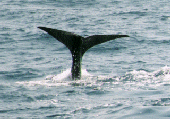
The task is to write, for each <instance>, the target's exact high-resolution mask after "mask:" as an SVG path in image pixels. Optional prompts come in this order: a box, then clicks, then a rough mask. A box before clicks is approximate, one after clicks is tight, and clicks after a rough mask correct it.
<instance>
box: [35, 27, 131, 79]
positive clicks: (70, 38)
mask: <svg viewBox="0 0 170 119" xmlns="http://www.w3.org/2000/svg"><path fill="white" fill-rule="evenodd" d="M38 28H39V29H41V30H44V31H46V32H47V33H48V34H49V35H51V36H53V37H54V38H55V39H57V40H58V41H59V42H61V43H63V44H64V45H65V46H66V47H67V48H68V49H69V50H70V52H71V54H72V69H71V76H72V80H80V79H81V62H82V57H83V55H84V53H85V52H86V51H87V50H89V49H90V48H92V47H93V46H95V45H98V44H101V43H104V42H107V41H110V40H114V39H116V38H122V37H129V36H128V35H92V36H87V37H82V36H80V35H77V34H75V33H73V32H68V31H64V30H58V29H53V28H47V27H38Z"/></svg>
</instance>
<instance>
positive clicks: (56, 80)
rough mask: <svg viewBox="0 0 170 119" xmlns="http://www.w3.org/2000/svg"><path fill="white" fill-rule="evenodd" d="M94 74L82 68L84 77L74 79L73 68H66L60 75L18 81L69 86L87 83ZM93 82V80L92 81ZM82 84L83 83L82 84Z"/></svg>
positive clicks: (21, 83) (35, 84)
mask: <svg viewBox="0 0 170 119" xmlns="http://www.w3.org/2000/svg"><path fill="white" fill-rule="evenodd" d="M92 77H93V75H91V74H89V73H88V72H87V70H86V69H82V78H81V80H76V81H73V80H72V79H71V69H66V70H65V71H63V72H62V73H60V74H58V75H48V76H46V79H44V80H40V81H22V82H19V81H18V82H16V83H17V84H20V85H27V86H39V85H41V86H49V87H52V86H69V85H71V84H73V83H85V82H88V81H90V79H91V78H92ZM90 82H91V81H90ZM80 85H81V84H80Z"/></svg>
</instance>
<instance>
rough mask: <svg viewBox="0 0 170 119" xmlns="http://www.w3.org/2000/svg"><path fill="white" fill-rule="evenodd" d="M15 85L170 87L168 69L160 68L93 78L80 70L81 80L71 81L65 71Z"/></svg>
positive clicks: (67, 72) (68, 71) (69, 72)
mask: <svg viewBox="0 0 170 119" xmlns="http://www.w3.org/2000/svg"><path fill="white" fill-rule="evenodd" d="M16 83H17V84H21V85H27V86H48V87H53V86H55V87H57V86H84V85H85V86H94V85H95V86H101V85H103V84H104V83H105V84H106V83H107V84H108V83H109V84H120V85H123V86H124V87H127V85H133V86H134V87H136V88H140V87H142V88H143V87H145V88H146V87H147V88H148V87H149V88H154V87H156V86H162V85H170V67H167V66H165V67H162V68H160V69H158V70H156V71H153V72H147V71H144V70H140V71H136V70H133V71H131V72H127V73H126V74H125V75H124V76H115V77H109V76H94V75H91V74H90V73H89V72H88V71H87V70H86V69H82V78H81V80H75V81H74V80H72V78H71V69H66V70H65V71H63V72H62V73H60V74H58V75H48V76H46V78H45V79H44V80H39V81H22V82H16Z"/></svg>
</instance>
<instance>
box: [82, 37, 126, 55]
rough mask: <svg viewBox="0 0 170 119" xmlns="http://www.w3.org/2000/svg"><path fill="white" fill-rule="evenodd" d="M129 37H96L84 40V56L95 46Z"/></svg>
mask: <svg viewBox="0 0 170 119" xmlns="http://www.w3.org/2000/svg"><path fill="white" fill-rule="evenodd" d="M122 37H129V36H128V35H94V36H89V37H86V38H84V39H83V43H82V54H84V53H85V52H86V51H87V50H88V49H90V48H92V47H93V46H95V45H98V44H101V43H104V42H107V41H110V40H114V39H116V38H122Z"/></svg>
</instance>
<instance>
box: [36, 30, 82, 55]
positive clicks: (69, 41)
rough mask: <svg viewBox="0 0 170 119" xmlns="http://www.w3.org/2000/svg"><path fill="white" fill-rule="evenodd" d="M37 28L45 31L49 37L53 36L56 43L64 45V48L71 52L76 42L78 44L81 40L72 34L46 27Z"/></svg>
mask: <svg viewBox="0 0 170 119" xmlns="http://www.w3.org/2000/svg"><path fill="white" fill-rule="evenodd" d="M38 28H39V29H41V30H44V31H46V32H47V33H48V34H49V35H51V36H53V37H54V38H56V39H57V40H58V41H60V42H62V43H63V44H65V46H66V47H67V48H68V49H70V51H71V52H72V51H73V46H74V45H75V44H76V43H77V42H80V40H81V38H83V37H81V36H79V35H76V34H74V33H72V32H67V31H63V30H57V29H52V28H46V27H38Z"/></svg>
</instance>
